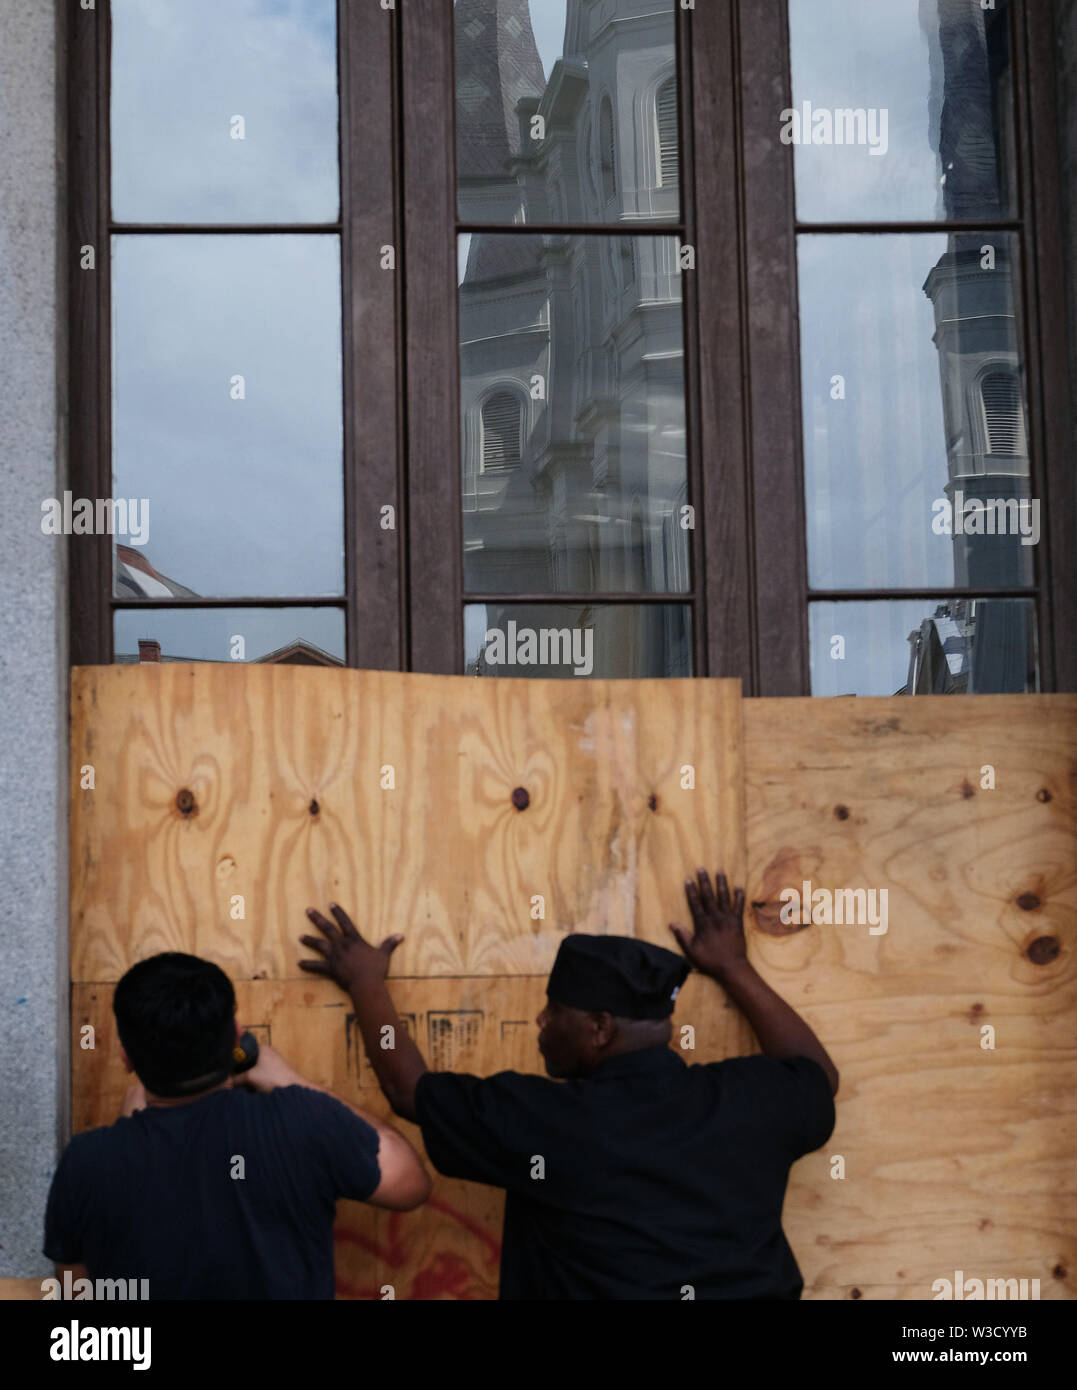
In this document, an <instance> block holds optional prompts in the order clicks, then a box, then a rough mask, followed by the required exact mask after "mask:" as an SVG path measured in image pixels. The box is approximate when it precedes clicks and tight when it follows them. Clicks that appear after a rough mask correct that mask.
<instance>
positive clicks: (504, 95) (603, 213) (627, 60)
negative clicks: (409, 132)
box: [455, 0, 680, 223]
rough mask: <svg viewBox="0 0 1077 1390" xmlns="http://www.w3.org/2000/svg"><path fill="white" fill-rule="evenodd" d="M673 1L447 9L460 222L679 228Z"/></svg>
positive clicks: (534, 0) (483, 2)
mask: <svg viewBox="0 0 1077 1390" xmlns="http://www.w3.org/2000/svg"><path fill="white" fill-rule="evenodd" d="M675 4H676V0H607V2H606V3H604V4H602V5H596V4H590V3H581V0H568V3H567V6H566V0H530V2H529V0H455V6H456V9H455V47H456V158H457V189H458V202H459V211H460V219H461V221H463V222H491V223H512V222H577V223H579V222H584V223H586V222H617V221H620V220H622V219H624V218H629V219H633V220H639V219H640V218H645V219H649V220H666V221H676V220H677V219H678V217H679V215H680V186H679V168H678V146H679V140H678V131H677V58H676V43H675Z"/></svg>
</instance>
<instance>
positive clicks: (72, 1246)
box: [42, 1144, 85, 1265]
mask: <svg viewBox="0 0 1077 1390" xmlns="http://www.w3.org/2000/svg"><path fill="white" fill-rule="evenodd" d="M77 1171H78V1160H77V1157H76V1156H73V1155H72V1145H71V1144H68V1146H67V1148H66V1149H65V1150H64V1152H63V1156H62V1157H61V1159H60V1163H59V1166H58V1167H57V1169H56V1172H55V1173H54V1174H53V1178H52V1184H51V1186H50V1187H49V1199H48V1202H47V1204H46V1206H45V1243H44V1245H43V1246H42V1253H43V1254H44V1256H45V1258H46V1259H49V1260H52V1262H53V1263H54V1264H60V1265H76V1264H81V1263H82V1262H83V1260H82V1257H83V1249H82V1229H81V1226H80V1223H79V1219H78V1216H79V1213H80V1212H81V1211H83V1210H84V1209H85V1204H84V1203H83V1202H80V1201H79V1199H78V1185H77V1177H76V1175H77Z"/></svg>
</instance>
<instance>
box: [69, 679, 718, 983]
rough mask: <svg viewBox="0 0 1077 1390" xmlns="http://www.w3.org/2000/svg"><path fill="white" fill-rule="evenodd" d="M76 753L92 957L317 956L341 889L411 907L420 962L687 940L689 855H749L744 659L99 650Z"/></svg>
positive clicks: (82, 920) (232, 968) (279, 963)
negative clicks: (346, 666) (704, 676)
mask: <svg viewBox="0 0 1077 1390" xmlns="http://www.w3.org/2000/svg"><path fill="white" fill-rule="evenodd" d="M71 757H72V779H73V780H72V786H73V787H74V788H75V789H76V790H75V792H74V801H73V807H72V844H73V853H72V871H71V894H72V974H73V977H74V978H75V979H78V980H83V981H104V980H116V979H118V978H119V976H120V975H121V974H122V973H123V972H124V970H125V969H127V968H128V966H129V965H130V964H132V963H133V962H134V961H135V960H138V959H141V958H142V957H144V956H147V955H151V954H153V953H154V952H156V951H160V950H188V951H193V952H195V953H196V954H202V955H207V956H212V958H213V959H214V960H216V961H217V962H218V963H219V964H220V965H221V966H222V967H224V968H225V969H226V970H228V971H229V973H230V974H232V975H234V976H235V977H237V978H246V979H250V978H255V977H263V976H264V977H267V978H275V979H285V978H295V977H296V976H297V975H298V974H299V972H298V968H297V966H296V958H297V948H296V945H295V938H296V936H297V935H298V934H299V932H300V931H303V930H306V929H307V926H306V919H305V917H304V915H303V912H304V908H306V907H307V906H308V905H311V904H317V905H322V906H324V904H326V903H327V902H328V900H329V899H331V898H332V899H335V900H337V901H340V902H342V903H344V904H345V905H346V906H347V907H348V908H349V909H350V910H352V911H353V913H354V915H355V918H356V921H357V922H359V923H360V924H361V925H362V926H363V927H364V928H365V929H366V930H367V931H368V932H369V933H370V934H371V935H372V936H374V937H376V938H378V939H380V938H381V937H382V936H385V935H388V934H390V933H391V932H395V931H400V930H404V931H405V932H407V938H408V939H407V940H406V941H405V943H404V945H403V946H402V947H401V948H400V949H399V951H398V952H397V955H396V957H395V959H394V965H395V966H396V968H397V969H398V971H399V972H400V973H401V974H403V975H410V976H418V977H427V976H433V975H486V974H489V975H517V974H519V975H528V974H545V973H546V972H547V970H548V969H549V966H550V964H551V963H552V960H553V956H554V954H555V952H556V948H557V944H558V942H559V940H560V938H561V936H562V935H563V934H564V933H565V932H566V931H568V930H576V931H610V932H618V933H623V934H627V935H635V934H638V935H641V936H645V937H648V938H650V939H654V940H658V941H661V942H663V943H664V944H668V942H669V936H668V933H667V930H666V925H665V924H666V922H667V921H668V920H669V917H670V915H671V914H677V915H683V900H682V896H681V893H680V888H679V883H680V878H681V875H682V874H683V873H684V872H685V871H686V870H687V869H688V868H690V867H691V866H692V865H694V864H696V863H698V862H704V863H710V862H711V861H712V860H713V859H714V858H715V856H716V854H717V853H719V852H721V854H722V855H723V857H724V860H725V862H726V863H727V864H728V865H729V867H730V870H731V871H732V872H734V873H735V872H738V871H740V870H741V869H742V868H743V864H744V850H743V839H742V835H743V831H742V814H741V808H742V804H743V786H742V769H741V765H740V702H739V685H738V683H737V682H734V681H702V680H683V681H682V680H676V681H612V682H611V681H594V682H592V681H527V680H516V681H501V680H496V681H494V680H489V681H484V680H476V679H466V678H451V677H434V676H416V675H401V674H397V673H382V672H366V671H363V672H360V671H324V670H319V671H317V672H312V671H310V670H305V669H303V668H301V667H286V666H267V667H261V666H242V667H238V666H237V667H229V666H226V665H217V664H212V663H205V664H193V663H192V664H188V663H182V664H181V663H177V664H166V665H153V666H149V665H147V666H141V667H135V668H131V667H110V668H82V669H76V670H75V671H74V672H73V673H72V747H71ZM689 765H690V766H691V767H692V769H693V770H694V779H695V780H694V787H693V788H691V789H688V788H686V787H683V786H682V780H685V779H684V778H683V775H682V768H684V767H686V766H689ZM87 766H91V767H92V769H93V780H94V785H93V788H92V790H91V789H88V788H84V785H83V784H84V782H85V781H86V776H85V774H84V772H83V769H84V768H85V767H87ZM387 769H392V779H393V782H394V785H393V787H392V788H390V787H388V786H387V785H386V784H387V782H388V780H389V774H388V772H387ZM518 789H522V790H523V791H525V792H526V793H527V805H526V808H525V809H523V810H521V809H518V808H517V806H516V805H515V804H514V802H513V793H514V792H517V791H518ZM518 800H522V797H518ZM237 897H242V899H243V911H244V913H245V916H244V917H243V919H242V920H236V919H235V918H234V917H233V916H232V915H231V914H232V912H233V911H234V910H235V909H234V907H233V903H234V900H235V899H236V898H237ZM537 898H541V899H542V900H543V904H544V912H545V917H544V918H543V919H538V918H535V917H533V916H532V913H533V912H534V911H536V910H537V909H536V907H535V900H536V899H537Z"/></svg>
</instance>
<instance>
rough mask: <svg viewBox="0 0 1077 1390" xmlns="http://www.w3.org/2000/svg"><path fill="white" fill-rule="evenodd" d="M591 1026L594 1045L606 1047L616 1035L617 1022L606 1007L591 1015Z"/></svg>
mask: <svg viewBox="0 0 1077 1390" xmlns="http://www.w3.org/2000/svg"><path fill="white" fill-rule="evenodd" d="M591 1028H592V1034H591V1036H592V1038H593V1039H594V1042H595V1046H596V1047H608V1046H609V1045H610V1043H611V1042H612V1041H613V1039H614V1038H615V1037H616V1035H617V1024H616V1023H615V1022H614V1020H613V1015H612V1014H611V1013H609V1012H608V1011H607V1010H606V1009H601V1010H599V1011H598V1012H597V1013H593V1014H592V1015H591Z"/></svg>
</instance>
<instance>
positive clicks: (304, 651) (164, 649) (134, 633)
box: [113, 608, 344, 666]
mask: <svg viewBox="0 0 1077 1390" xmlns="http://www.w3.org/2000/svg"><path fill="white" fill-rule="evenodd" d="M113 616H114V638H115V660H116V661H117V662H129V661H138V660H139V658H140V655H141V657H142V659H143V660H148V661H259V662H277V663H280V664H283V665H289V666H343V665H344V613H343V610H342V609H339V608H143V609H141V610H137V609H133V608H119V609H117V610H116V612H115V614H114V615H113Z"/></svg>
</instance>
